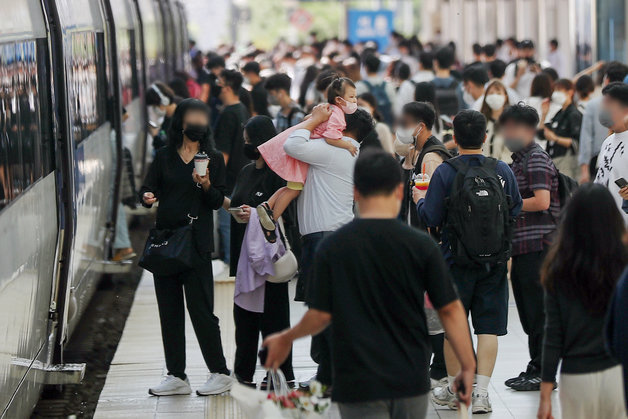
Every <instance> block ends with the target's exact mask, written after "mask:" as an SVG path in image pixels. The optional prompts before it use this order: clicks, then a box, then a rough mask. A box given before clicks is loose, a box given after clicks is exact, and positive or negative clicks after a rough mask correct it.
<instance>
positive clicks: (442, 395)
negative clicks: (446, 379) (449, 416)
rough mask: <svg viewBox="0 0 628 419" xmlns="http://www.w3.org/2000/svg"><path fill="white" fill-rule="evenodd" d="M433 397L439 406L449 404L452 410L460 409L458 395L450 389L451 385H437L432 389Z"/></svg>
mask: <svg viewBox="0 0 628 419" xmlns="http://www.w3.org/2000/svg"><path fill="white" fill-rule="evenodd" d="M431 399H432V401H433V402H434V403H436V404H437V405H439V406H447V407H448V408H450V409H451V410H457V409H458V399H457V398H456V395H455V394H454V393H452V392H451V390H449V386H448V385H446V386H444V387H436V388H435V389H434V390H432V393H431Z"/></svg>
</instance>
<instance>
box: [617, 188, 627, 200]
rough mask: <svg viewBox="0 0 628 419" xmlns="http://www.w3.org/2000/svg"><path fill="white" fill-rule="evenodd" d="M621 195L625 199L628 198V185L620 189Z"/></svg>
mask: <svg viewBox="0 0 628 419" xmlns="http://www.w3.org/2000/svg"><path fill="white" fill-rule="evenodd" d="M619 195H620V196H621V197H622V198H623V199H625V200H628V186H624V187H623V188H621V189H620V190H619Z"/></svg>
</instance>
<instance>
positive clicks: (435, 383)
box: [430, 377, 449, 390]
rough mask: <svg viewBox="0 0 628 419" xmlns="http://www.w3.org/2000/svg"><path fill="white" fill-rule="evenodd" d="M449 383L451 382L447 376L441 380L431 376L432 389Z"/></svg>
mask: <svg viewBox="0 0 628 419" xmlns="http://www.w3.org/2000/svg"><path fill="white" fill-rule="evenodd" d="M448 384H449V380H448V379H447V377H443V378H441V379H440V380H435V379H433V378H430V389H431V390H434V389H435V388H436V387H445V386H446V385H448Z"/></svg>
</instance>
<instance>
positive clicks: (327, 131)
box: [257, 105, 347, 183]
mask: <svg viewBox="0 0 628 419" xmlns="http://www.w3.org/2000/svg"><path fill="white" fill-rule="evenodd" d="M303 125H304V122H301V123H300V124H297V125H295V126H293V127H291V128H288V129H287V130H285V131H283V132H281V133H279V134H277V135H276V136H274V137H273V138H271V139H270V140H268V141H266V142H265V143H264V144H262V145H261V146H259V147H257V149H258V150H259V152H260V154H261V155H262V157H264V161H266V164H267V165H268V167H270V168H271V169H272V171H273V172H275V173H277V174H278V175H279V176H281V178H282V179H284V180H286V181H288V182H299V183H305V178H306V177H307V169H308V167H309V165H308V164H307V163H303V162H302V161H300V160H297V159H294V158H292V157H290V156H289V155H287V154H286V152H285V151H284V150H283V145H284V143H285V142H286V140H287V139H288V137H290V135H291V134H292V133H293V132H294V131H296V130H298V129H300V128H303ZM346 126H347V123H346V121H345V114H344V112H343V111H342V109H340V107H338V106H336V105H331V116H330V117H329V119H328V120H327V121H325V122H323V123H321V124H320V125H319V126H317V127H316V128H315V129H314V130H313V131H312V135H311V137H310V138H330V139H332V140H339V139H341V138H342V133H343V131H344V130H345V128H346Z"/></svg>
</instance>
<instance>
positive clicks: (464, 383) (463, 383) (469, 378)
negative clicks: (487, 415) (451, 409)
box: [452, 370, 475, 407]
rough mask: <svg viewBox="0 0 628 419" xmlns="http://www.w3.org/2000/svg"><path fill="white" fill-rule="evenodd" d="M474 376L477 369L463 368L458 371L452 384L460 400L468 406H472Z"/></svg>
mask: <svg viewBox="0 0 628 419" xmlns="http://www.w3.org/2000/svg"><path fill="white" fill-rule="evenodd" d="M474 377H475V370H466V371H465V370H462V371H460V372H459V373H458V375H457V376H456V379H455V380H454V382H453V385H452V390H453V392H454V393H456V394H457V395H458V399H459V400H460V402H461V403H463V404H465V405H467V407H469V406H471V393H472V392H473V379H474ZM463 389H464V391H463Z"/></svg>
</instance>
